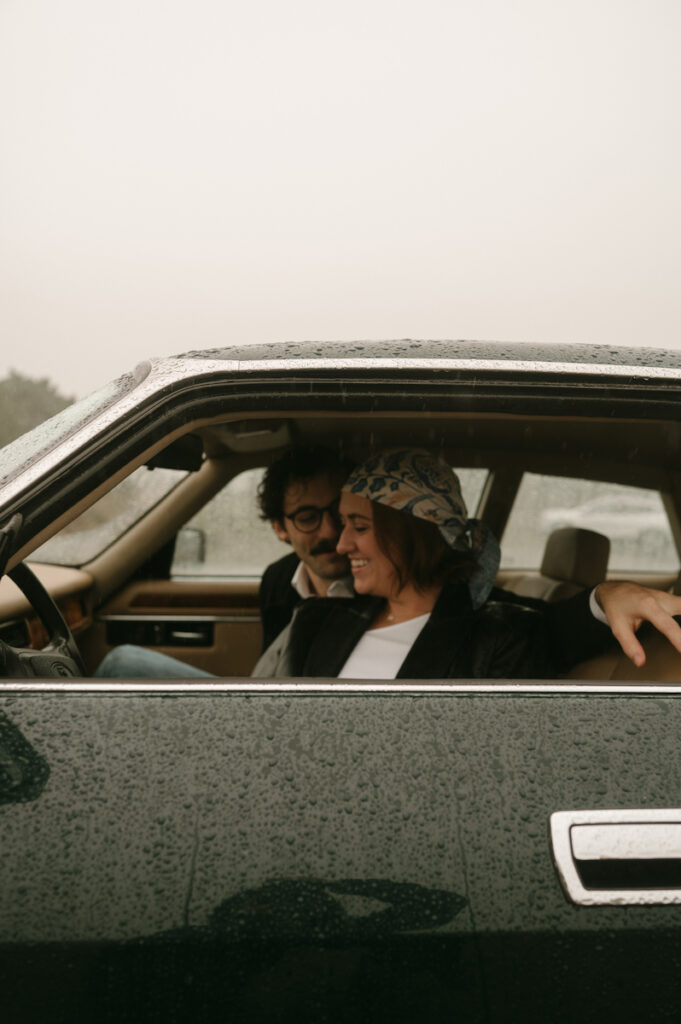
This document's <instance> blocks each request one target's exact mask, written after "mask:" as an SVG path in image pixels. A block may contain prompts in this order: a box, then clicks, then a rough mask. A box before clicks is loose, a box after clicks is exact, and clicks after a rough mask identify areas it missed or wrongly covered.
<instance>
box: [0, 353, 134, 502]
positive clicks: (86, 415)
mask: <svg viewBox="0 0 681 1024" xmlns="http://www.w3.org/2000/svg"><path fill="white" fill-rule="evenodd" d="M137 383H138V380H137V379H136V377H135V376H134V375H133V374H131V373H127V374H124V375H123V376H122V377H118V378H117V379H116V380H114V381H111V382H110V383H109V384H107V385H105V387H103V388H99V390H97V391H94V392H93V393H92V394H91V395H88V396H87V397H86V398H82V399H81V400H80V401H78V402H74V404H73V405H69V406H68V407H67V408H66V409H63V410H62V411H61V412H59V413H57V415H56V416H52V417H51V418H50V419H49V420H45V422H44V423H40V424H39V425H38V426H37V427H34V428H33V430H29V431H28V433H26V434H22V436H21V437H18V438H17V439H16V440H15V441H11V442H10V443H9V444H8V445H5V447H4V448H2V449H0V474H1V475H0V485H3V484H6V483H7V482H8V481H9V480H11V479H12V477H14V476H16V475H17V473H19V472H21V471H23V470H25V469H28V467H29V466H30V465H32V463H34V462H37V460H38V459H39V458H41V457H42V456H43V455H46V454H47V452H49V451H50V450H51V449H52V448H55V447H56V446H57V445H58V444H60V443H61V442H62V441H65V440H66V439H67V438H68V437H70V436H71V434H74V433H75V432H76V430H78V429H79V428H80V427H82V426H84V424H85V423H87V422H88V421H89V420H91V419H94V417H95V416H98V415H99V414H100V413H102V412H103V411H104V410H105V409H106V408H108V407H109V406H110V405H113V404H114V402H117V401H118V399H120V398H122V396H123V395H125V394H127V393H128V392H129V391H131V390H132V389H133V388H134V387H136V385H137Z"/></svg>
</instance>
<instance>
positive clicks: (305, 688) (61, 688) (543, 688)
mask: <svg viewBox="0 0 681 1024" xmlns="http://www.w3.org/2000/svg"><path fill="white" fill-rule="evenodd" d="M3 693H7V694H24V695H30V694H32V693H34V694H40V693H74V694H77V693H91V694H93V695H102V694H108V695H114V694H125V693H129V694H134V693H147V694H149V695H160V696H163V695H164V694H173V695H174V696H180V695H182V696H186V697H191V696H194V695H197V694H201V693H214V694H216V693H233V694H240V693H242V694H271V695H274V694H287V695H289V696H308V695H310V694H329V695H335V696H351V695H353V694H367V695H370V696H372V695H373V696H378V695H382V694H386V695H388V696H391V697H397V696H403V697H407V696H425V695H430V696H445V695H449V694H452V695H462V696H463V695H467V694H506V695H509V694H513V695H514V696H518V695H523V694H527V695H528V696H550V695H552V694H567V695H574V696H584V695H587V694H588V695H599V696H610V697H614V696H619V697H621V696H632V697H641V696H645V697H660V696H678V695H681V684H677V683H673V684H663V683H654V682H653V683H631V684H629V685H628V684H626V683H622V682H612V683H582V684H578V685H574V684H569V683H555V682H554V683H551V682H543V683H540V682H536V683H535V682H509V683H478V682H470V683H467V682H462V681H458V682H456V683H446V682H442V683H437V682H419V681H416V682H410V681H408V680H405V682H396V681H395V680H379V681H377V680H372V681H371V682H361V681H358V682H348V681H345V680H343V681H334V682H330V681H328V680H320V681H314V680H311V681H307V680H306V681H305V682H300V681H298V680H295V679H289V680H283V681H277V682H275V681H270V682H255V681H253V680H251V679H244V681H243V682H227V681H225V680H224V679H216V680H215V681H214V682H210V681H206V680H199V679H196V680H191V681H190V680H184V679H178V680H177V681H176V682H167V681H165V682H164V681H162V680H154V681H151V680H139V681H131V680H125V681H115V680H111V679H107V680H104V679H102V680H101V681H100V680H97V681H95V680H81V681H77V680H71V681H64V680H61V679H60V680H57V679H46V680H32V681H31V680H28V681H26V682H23V681H18V680H11V681H10V680H8V681H0V696H2V694H3Z"/></svg>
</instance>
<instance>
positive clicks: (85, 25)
mask: <svg viewBox="0 0 681 1024" xmlns="http://www.w3.org/2000/svg"><path fill="white" fill-rule="evenodd" d="M680 52H681V3H679V0H570V2H569V3H566V2H565V0H560V2H558V0H555V2H554V0H402V2H400V0H343V2H342V3H340V2H338V0H334V2H333V3H331V2H327V0H248V2H244V0H239V2H237V0H191V2H190V0H115V2H113V0H0V147H1V151H0V337H1V338H2V342H1V349H0V377H2V376H4V375H5V373H6V372H7V371H8V369H9V368H10V367H13V368H15V369H16V370H18V371H20V372H22V373H25V374H27V375H29V376H35V377H45V376H46V377H49V378H50V379H51V380H52V381H53V382H54V383H56V384H57V385H58V386H59V388H60V389H61V390H62V391H63V392H64V393H66V394H75V395H79V396H80V395H82V394H85V393H87V392H88V391H91V390H93V389H94V388H95V387H98V386H99V385H100V384H102V383H104V382H105V381H106V380H108V379H109V378H111V377H113V376H115V375H117V374H118V373H120V372H122V371H124V370H127V369H130V368H132V367H133V366H134V365H135V364H136V363H137V362H139V360H140V359H142V358H145V357H147V356H151V355H161V354H170V353H174V352H181V351H185V350H187V349H191V348H195V347H213V346H216V345H221V344H230V343H234V342H238V343H242V342H263V341H265V342H270V341H272V342H274V341H279V340H287V339H303V338H333V339H349V340H350V339H353V338H390V337H400V338H402V337H414V338H439V337H442V338H475V339H498V340H504V341H506V340H514V341H533V342H538V341H545V342H551V343H554V344H565V343H567V342H587V343H607V344H611V343H615V344H616V343H623V344H626V345H638V344H641V345H650V346H663V347H664V346H669V347H679V346H680V345H681V258H680V257H681V187H680V182H681V141H680V140H681V132H680V130H679V127H680V125H681V60H680V59H679V53H680Z"/></svg>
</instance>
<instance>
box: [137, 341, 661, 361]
mask: <svg viewBox="0 0 681 1024" xmlns="http://www.w3.org/2000/svg"><path fill="white" fill-rule="evenodd" d="M174 358H176V359H212V360H230V361H231V360H235V361H238V362H253V361H261V360H266V361H271V360H277V361H283V360H289V359H304V360H316V359H340V360H346V359H353V360H355V359H358V360H360V359H419V358H420V359H447V360H451V359H455V360H464V361H469V360H476V361H477V360H480V361H483V362H490V361H491V362H520V363H526V364H532V363H536V362H541V363H554V364H561V363H562V364H572V365H576V364H582V365H588V364H599V365H606V366H632V367H641V368H643V367H646V368H654V367H665V368H668V369H681V351H675V350H668V349H659V348H643V347H638V348H636V347H629V346H612V345H584V344H581V345H570V344H566V345H542V344H536V343H532V342H501V341H468V340H463V339H459V340H447V339H430V340H427V339H425V340H416V339H413V338H401V339H383V340H364V341H314V340H310V341H281V342H274V343H272V344H255V345H238V344H236V345H225V346H223V347H220V348H212V349H195V350H192V351H189V352H184V353H181V354H180V355H178V356H176V357H174ZM158 361H160V360H156V359H155V360H154V362H158Z"/></svg>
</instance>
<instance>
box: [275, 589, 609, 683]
mask: <svg viewBox="0 0 681 1024" xmlns="http://www.w3.org/2000/svg"><path fill="white" fill-rule="evenodd" d="M384 604H385V602H384V600H383V598H380V597H369V596H358V597H356V598H353V599H344V598H328V597H326V598H319V599H310V600H307V601H305V602H304V603H303V604H301V605H300V607H299V608H298V611H297V613H296V615H295V616H294V619H293V622H292V624H291V633H290V638H289V644H288V652H287V653H288V658H289V661H288V671H289V672H290V674H291V675H293V676H315V677H319V676H337V675H338V673H339V672H340V670H341V669H342V667H343V665H344V664H345V662H346V660H347V658H348V656H349V655H350V653H351V651H352V650H353V648H354V647H355V645H356V644H357V642H358V640H359V639H360V637H361V636H362V634H363V633H364V632H365V631H366V630H367V628H368V627H369V625H370V624H371V623H372V622H373V620H374V619H375V617H376V615H377V614H378V613H379V612H380V610H381V608H382V607H383V605H384ZM611 640H612V634H611V633H610V630H609V629H608V627H607V626H604V625H602V624H601V623H599V622H597V621H596V619H594V617H593V615H592V614H591V612H590V610H589V597H588V594H584V595H582V594H580V595H577V597H574V598H569V599H568V600H567V601H558V602H556V603H555V604H542V605H538V606H536V607H527V606H524V605H519V604H516V603H514V602H511V601H506V600H504V601H495V600H490V601H488V602H487V603H486V604H485V605H483V607H482V608H479V609H478V610H477V611H474V610H473V608H472V606H471V602H470V597H469V594H468V588H467V587H466V585H465V584H463V583H457V584H451V585H448V586H445V587H444V588H443V590H442V592H441V594H440V596H439V597H438V599H437V602H436V604H435V607H434V608H433V611H432V613H431V615H430V618H429V619H428V622H427V623H426V625H425V626H424V628H423V630H422V631H421V633H420V634H419V636H418V637H417V638H416V640H415V641H414V643H413V645H412V647H411V650H410V651H409V653H408V654H407V657H406V659H405V660H404V662H403V663H402V666H401V668H400V670H399V672H398V673H397V678H398V679H479V678H487V679H493V678H519V679H537V678H550V677H552V676H555V675H558V674H560V673H561V672H565V671H567V669H568V668H570V667H571V666H572V665H574V664H576V663H577V662H578V661H582V660H584V659H585V658H589V657H591V656H593V655H594V654H596V653H599V652H600V651H602V650H603V649H604V648H605V647H606V646H607V644H608V642H609V641H611Z"/></svg>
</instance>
